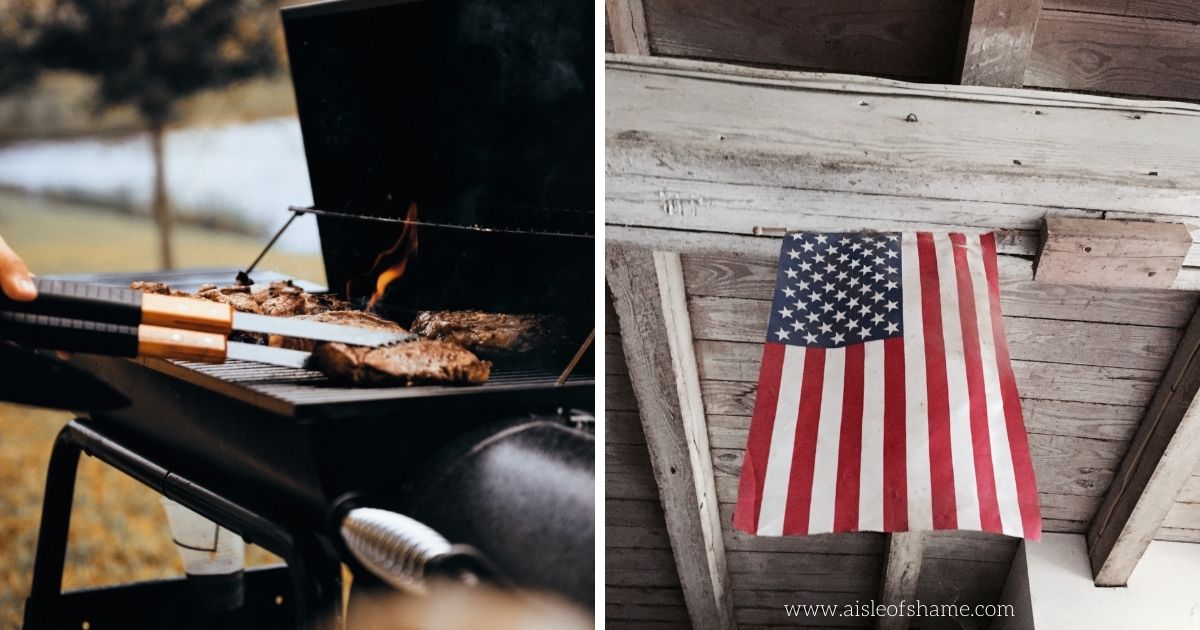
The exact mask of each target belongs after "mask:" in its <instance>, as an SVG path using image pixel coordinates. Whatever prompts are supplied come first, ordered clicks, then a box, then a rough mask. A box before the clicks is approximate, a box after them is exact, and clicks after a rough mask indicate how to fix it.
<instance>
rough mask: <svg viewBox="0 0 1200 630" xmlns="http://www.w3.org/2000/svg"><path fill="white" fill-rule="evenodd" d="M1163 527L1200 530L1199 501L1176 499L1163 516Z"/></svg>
mask: <svg viewBox="0 0 1200 630" xmlns="http://www.w3.org/2000/svg"><path fill="white" fill-rule="evenodd" d="M1162 526H1163V527H1169V528H1172V529H1194V530H1200V503H1185V502H1182V501H1176V502H1175V503H1173V504H1172V505H1171V509H1170V510H1168V511H1167V516H1166V517H1165V518H1163V522H1162Z"/></svg>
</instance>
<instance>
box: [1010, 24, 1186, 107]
mask: <svg viewBox="0 0 1200 630" xmlns="http://www.w3.org/2000/svg"><path fill="white" fill-rule="evenodd" d="M1025 85H1027V86H1032V87H1049V88H1058V89H1067V90H1076V91H1095V92H1105V93H1112V94H1132V95H1142V96H1154V97H1159V98H1177V99H1189V100H1198V99H1200V3H1196V2H1193V1H1192V0H1043V2H1042V12H1041V15H1040V16H1039V18H1038V24H1037V29H1036V30H1035V31H1034V42H1033V51H1032V54H1031V55H1030V59H1029V66H1028V68H1027V69H1026V72H1025Z"/></svg>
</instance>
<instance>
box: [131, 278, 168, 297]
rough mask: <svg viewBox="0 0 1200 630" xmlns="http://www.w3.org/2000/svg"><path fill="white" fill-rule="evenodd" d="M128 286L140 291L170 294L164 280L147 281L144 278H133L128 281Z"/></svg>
mask: <svg viewBox="0 0 1200 630" xmlns="http://www.w3.org/2000/svg"><path fill="white" fill-rule="evenodd" d="M129 288H130V289H133V290H134V291H141V292H142V293H157V294H159V295H171V287H170V285H168V284H167V283H165V282H149V281H145V280H135V281H133V282H130V283H129Z"/></svg>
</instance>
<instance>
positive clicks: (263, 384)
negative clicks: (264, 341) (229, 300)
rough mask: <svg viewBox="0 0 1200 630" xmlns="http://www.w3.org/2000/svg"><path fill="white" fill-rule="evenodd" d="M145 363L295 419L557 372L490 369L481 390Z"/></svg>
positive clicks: (269, 369) (536, 383)
mask: <svg viewBox="0 0 1200 630" xmlns="http://www.w3.org/2000/svg"><path fill="white" fill-rule="evenodd" d="M144 362H145V363H146V365H148V366H150V367H153V368H154V369H156V370H159V371H161V372H165V373H167V374H171V375H173V376H178V377H180V378H182V379H184V380H186V381H189V382H192V383H195V384H197V385H201V386H203V387H206V388H208V389H212V390H214V391H219V392H221V393H223V394H225V395H227V396H230V397H233V398H236V399H238V400H242V401H244V402H248V403H250V404H252V405H255V406H257V407H261V408H264V409H267V410H268V411H272V412H275V413H281V414H284V415H297V414H298V413H299V412H300V411H301V410H307V411H313V412H320V413H319V415H343V413H345V414H349V413H351V410H356V411H357V405H353V403H369V402H373V401H378V402H382V401H396V400H406V399H407V400H411V399H415V398H431V397H459V396H471V395H475V394H484V393H495V392H498V391H511V390H545V389H555V388H556V386H555V380H556V379H557V378H558V375H559V372H558V370H557V369H550V368H529V367H513V366H502V365H493V366H492V373H491V377H490V378H489V379H488V382H487V383H484V384H483V385H461V386H456V385H416V386H410V387H346V386H344V385H336V384H334V383H332V382H331V381H330V380H329V379H328V378H326V377H325V375H323V374H321V373H320V372H317V371H314V370H303V369H297V368H288V367H279V366H272V365H263V364H261V363H253V362H247V361H229V362H226V363H223V364H208V363H191V362H184V361H163V360H160V359H148V360H145V361H144ZM594 384H595V381H594V378H593V377H592V376H591V375H589V374H573V375H572V376H571V377H570V378H569V379H567V382H566V383H564V384H563V385H562V387H565V388H575V387H581V386H582V387H592V386H594Z"/></svg>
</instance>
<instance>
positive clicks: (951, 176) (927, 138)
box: [605, 29, 1200, 234]
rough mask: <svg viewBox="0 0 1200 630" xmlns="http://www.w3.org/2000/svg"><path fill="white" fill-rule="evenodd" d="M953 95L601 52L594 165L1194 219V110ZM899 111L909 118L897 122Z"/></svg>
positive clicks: (650, 173)
mask: <svg viewBox="0 0 1200 630" xmlns="http://www.w3.org/2000/svg"><path fill="white" fill-rule="evenodd" d="M1039 30H1040V29H1039ZM831 79H836V80H837V82H835V80H831ZM818 85H819V86H820V89H817V87H816V86H818ZM860 86H869V87H860ZM913 89H914V90H915V88H913ZM959 89H960V90H961V91H956V90H953V89H951V88H944V87H943V88H941V89H940V90H939V91H938V92H936V93H931V92H929V91H928V88H925V90H926V91H924V92H921V93H920V94H921V96H917V95H916V94H917V92H915V91H910V90H909V89H908V88H905V87H903V86H901V87H897V86H896V82H868V81H866V80H865V79H856V80H854V81H851V80H849V79H842V78H841V77H836V78H835V77H825V78H823V79H820V80H817V79H814V78H813V76H812V75H809V74H806V73H786V72H774V73H770V74H768V73H764V72H762V71H750V70H747V71H739V70H737V69H735V68H732V67H730V66H713V65H711V64H703V63H700V62H692V63H689V64H681V63H678V62H674V61H672V62H659V61H658V60H656V59H655V58H647V59H644V60H641V61H638V60H635V59H634V58H624V57H623V58H619V59H613V60H612V61H610V63H609V64H608V68H607V71H606V91H607V95H608V102H609V107H608V108H607V114H606V127H605V136H606V167H607V172H608V174H609V175H610V176H617V175H636V176H640V177H663V178H685V179H690V180H697V181H704V182H723V183H726V184H740V185H745V186H762V187H773V188H792V189H806V190H823V191H843V192H852V193H858V194H879V195H890V196H894V197H920V198H927V199H952V200H959V201H979V202H999V203H1009V204H1024V205H1034V206H1045V207H1058V208H1083V209H1088V210H1118V211H1126V212H1138V211H1142V212H1154V213H1159V214H1178V215H1181V216H1195V215H1196V214H1197V210H1196V208H1197V201H1198V200H1200V155H1197V153H1196V152H1195V151H1194V146H1193V143H1192V142H1191V141H1190V138H1192V137H1195V135H1196V134H1197V133H1200V118H1197V116H1196V112H1195V111H1193V110H1191V109H1188V110H1178V111H1169V110H1162V111H1163V113H1161V114H1160V113H1154V114H1153V115H1150V114H1149V113H1147V112H1146V108H1147V107H1149V105H1147V104H1144V103H1139V102H1136V101H1129V100H1126V101H1120V100H1117V99H1108V100H1105V101H1090V100H1075V101H1067V100H1065V99H1064V98H1063V96H1062V95H1055V96H1054V97H1045V100H1043V101H1038V100H1037V99H1035V98H1033V97H1026V96H1024V95H1022V97H1023V98H1022V100H1021V102H996V99H997V98H1002V97H993V96H992V95H991V93H987V94H988V96H987V98H992V99H993V100H990V101H989V100H982V99H983V98H984V97H983V96H981V94H982V93H981V92H979V90H983V88H965V87H964V88H959ZM934 94H936V96H935V95H934ZM976 99H980V100H976ZM863 102H865V103H867V104H866V105H865V106H864V105H860V103H863ZM1099 102H1102V103H1103V104H1104V106H1098V105H1097V103H1099ZM1110 107H1111V109H1110ZM1168 112H1169V113H1168ZM909 114H913V115H914V117H915V118H916V119H917V120H918V122H916V123H913V122H908V120H907V119H908V115H909ZM1096 129H1104V130H1105V132H1104V133H1103V134H1098V133H1095V130H1096ZM1014 160H1016V161H1019V162H1020V164H1016V163H1014ZM1149 171H1155V172H1157V173H1158V176H1149V175H1147V173H1148V172H1149ZM608 194H609V192H608V191H607V190H606V195H608ZM652 201H653V206H654V207H655V208H657V207H658V205H659V204H658V200H657V199H654V200H652ZM744 227H745V229H744V230H739V233H742V234H748V233H749V229H750V227H752V226H751V225H746V226H744Z"/></svg>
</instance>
